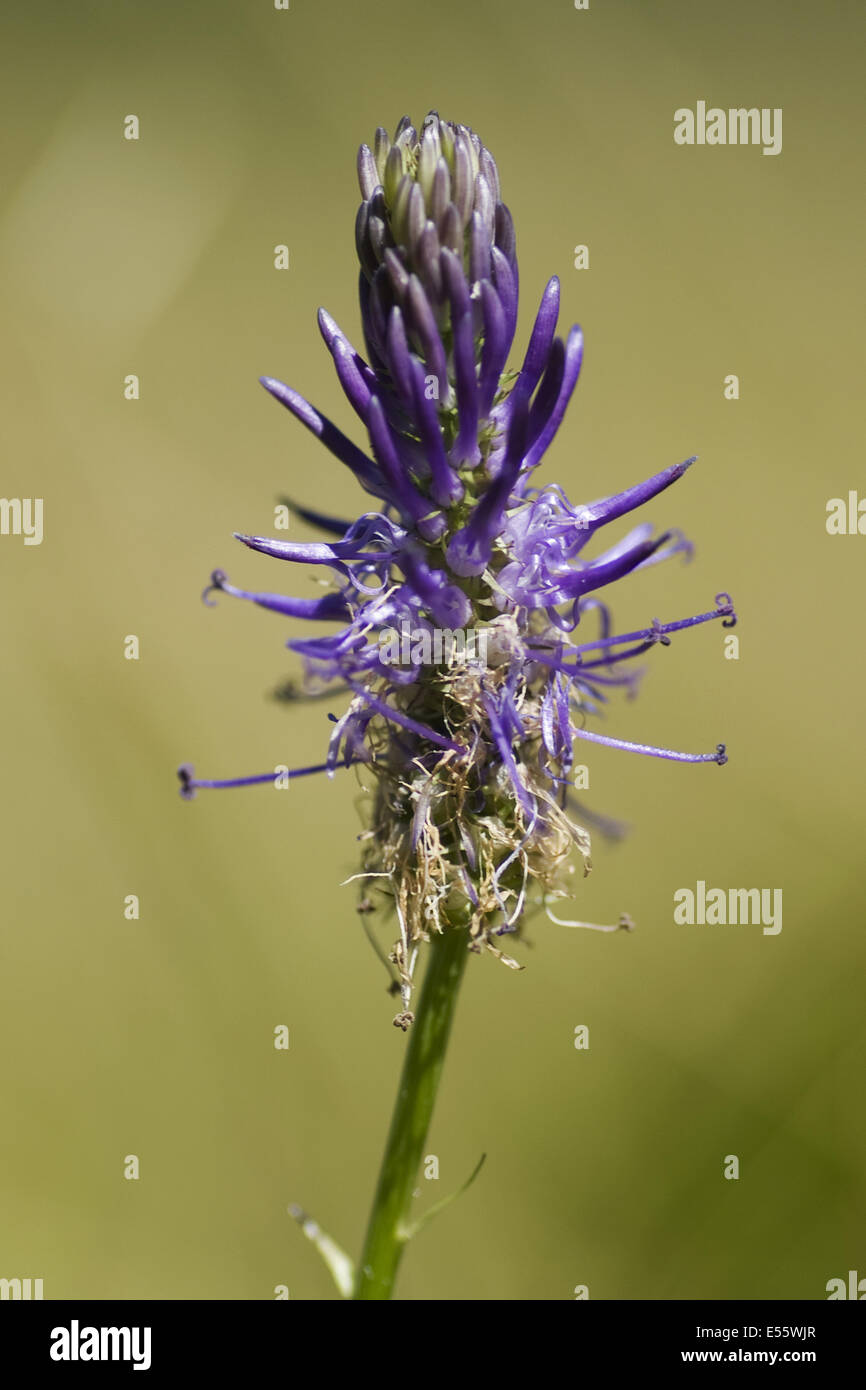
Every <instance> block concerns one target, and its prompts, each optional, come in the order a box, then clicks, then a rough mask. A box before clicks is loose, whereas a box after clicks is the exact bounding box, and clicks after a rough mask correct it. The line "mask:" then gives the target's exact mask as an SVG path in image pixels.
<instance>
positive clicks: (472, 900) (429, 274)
mask: <svg viewBox="0 0 866 1390" xmlns="http://www.w3.org/2000/svg"><path fill="white" fill-rule="evenodd" d="M357 169H358V183H359V187H360V190H361V199H362V202H361V207H360V209H359V211H358V215H357V218H356V222H355V242H356V248H357V252H358V259H359V262H360V277H359V291H360V305H361V321H362V328H363V338H364V342H365V344H366V352H367V359H366V360H365V358H364V357H362V356H361V355H360V354H359V353H358V352H357V351H356V350H355V348H354V347H353V346H352V344H351V342H350V341H349V339H348V338H347V337H346V335H345V334H344V333H343V332H342V330H341V329H340V328H339V327H338V325H337V324H336V323H335V322H334V320H333V319H332V318H331V316H330V315H329V314H328V313H327V312H326V311H325V310H324V309H322V310H320V312H319V327H320V330H321V333H322V337H323V338H324V341H325V344H326V346H327V348H328V351H329V352H330V354H331V357H332V359H333V362H334V367H335V370H336V374H337V378H338V380H339V383H340V386H341V387H342V389H343V391H344V393H345V395H346V398H347V400H348V401H349V403H350V405H351V406H352V408H353V410H354V411H355V413H356V415H357V416H358V417H359V419H360V420H361V421H362V422H363V425H364V426H365V429H366V433H367V435H368V437H369V448H370V450H371V453H372V456H371V454H370V453H369V452H367V451H365V450H363V449H361V448H359V447H358V445H357V444H355V443H354V442H353V441H352V440H351V439H349V438H348V437H347V436H346V435H345V434H343V433H342V432H341V431H340V430H339V429H338V428H337V427H336V426H335V425H334V424H332V423H331V421H330V420H328V419H327V418H326V417H325V416H324V415H321V414H320V413H319V412H318V411H317V410H315V409H314V408H313V406H311V405H310V404H309V402H307V401H306V400H304V398H303V397H302V396H299V395H298V393H297V392H296V391H294V390H292V388H291V387H289V386H285V385H284V384H283V383H282V382H279V381H276V380H275V379H274V378H272V377H263V378H262V384H263V385H264V386H265V388H266V390H268V391H269V392H270V394H271V395H273V396H274V397H275V398H276V399H277V400H278V401H279V402H280V403H281V404H282V405H284V406H285V407H286V408H287V409H288V410H290V411H291V413H292V414H293V415H294V416H295V417H296V419H298V420H300V421H301V423H302V424H303V425H305V426H306V428H307V429H308V430H310V431H311V432H312V433H313V434H315V435H316V437H317V438H318V439H320V440H321V442H322V443H323V444H324V445H325V447H326V448H327V449H328V450H329V451H330V452H331V453H332V454H333V455H334V456H335V458H337V459H339V460H340V462H341V463H343V464H345V465H346V466H347V467H348V468H349V470H350V471H351V473H352V474H353V475H354V477H355V478H356V479H357V480H358V482H359V483H360V485H361V487H363V488H364V489H365V490H366V491H367V492H368V493H369V494H371V496H373V497H374V498H375V499H376V502H375V508H376V509H375V510H370V511H367V512H364V513H363V514H362V515H361V516H359V517H358V519H357V520H355V521H353V522H349V523H347V522H345V521H341V520H340V518H339V516H333V515H331V512H330V508H329V507H328V505H327V503H325V504H324V510H318V509H317V507H316V501H315V498H310V499H309V501H310V505H306V504H304V505H298V504H295V503H292V504H291V510H292V512H293V513H294V515H295V516H296V517H297V518H299V519H300V520H301V521H302V522H303V523H304V524H306V525H308V526H312V527H315V528H317V530H318V531H319V532H320V533H322V534H323V536H324V538H323V539H320V540H304V539H302V538H301V539H298V538H296V537H295V536H294V535H292V536H291V537H290V538H289V537H286V538H283V537H280V538H275V537H266V536H258V535H241V534H238V536H237V539H239V540H241V541H242V542H243V543H244V545H245V546H247V547H248V548H249V549H250V550H252V551H254V552H256V553H257V554H259V555H265V556H268V557H270V558H271V559H275V560H284V561H288V562H289V563H291V564H294V565H301V566H305V567H308V569H311V570H312V574H311V575H308V578H309V579H312V578H313V577H314V576H315V577H316V581H317V583H318V586H319V587H318V589H317V591H316V592H315V594H314V596H311V597H305V598H296V597H291V596H288V595H283V594H279V593H272V592H269V591H259V590H258V589H256V588H241V587H239V586H237V585H235V584H232V583H230V581H229V580H228V578H227V576H226V575H225V573H224V572H223V571H222V570H215V571H214V572H213V574H212V575H211V579H210V583H209V585H208V587H207V589H206V590H205V595H204V598H205V602H207V603H208V604H209V605H211V604H212V603H213V595H214V594H227V595H229V596H230V597H233V598H238V599H243V600H244V601H246V602H249V603H253V604H255V605H257V606H258V607H260V608H264V609H267V610H268V611H269V612H272V613H276V614H278V615H279V616H281V617H284V618H287V619H290V620H297V619H300V620H307V621H310V622H312V623H315V624H317V625H319V626H317V627H316V628H314V629H313V630H312V631H311V633H310V635H308V636H305V637H297V636H294V635H293V636H292V638H291V640H290V641H288V642H287V644H286V645H287V646H288V648H289V650H290V651H291V652H292V653H293V654H294V655H295V657H296V658H297V659H298V660H299V661H301V662H302V664H303V671H304V682H303V685H302V689H301V693H303V694H304V695H306V696H309V697H310V698H318V697H319V696H320V695H322V694H323V693H326V692H327V694H328V696H329V698H332V699H333V700H334V701H336V700H341V701H343V702H344V703H343V706H342V708H341V712H340V713H339V714H331V713H330V711H328V714H329V717H330V720H331V724H330V737H325V738H323V753H324V758H325V760H324V762H322V763H318V764H314V765H305V766H303V767H299V768H296V769H294V770H292V771H291V772H290V773H288V774H286V775H288V776H290V777H305V776H308V775H312V774H314V773H317V772H325V773H326V774H328V775H333V773H334V772H335V770H336V769H337V768H338V767H339V766H341V765H342V766H345V767H358V768H361V769H363V779H364V783H363V785H364V788H365V790H366V791H368V792H371V793H372V806H371V812H370V821H369V825H368V828H367V834H366V835H365V836H364V837H363V844H364V848H363V851H362V864H361V868H362V874H361V877H362V878H363V879H364V880H365V881H367V887H365V892H367V891H372V892H377V893H379V894H381V895H382V896H383V897H384V898H385V899H386V900H388V901H390V903H391V904H392V905H393V906H394V908H395V911H396V913H397V915H398V916H399V921H400V936H399V939H398V940H397V942H396V943H395V945H394V947H393V949H392V952H391V956H390V959H391V961H392V962H393V964H394V969H395V972H396V976H395V978H396V981H397V984H398V986H399V988H400V990H401V992H402V996H403V1006H404V1007H403V1010H402V1011H401V1014H400V1015H399V1018H400V1019H401V1020H403V1022H401V1027H402V1026H405V1018H406V1017H407V1014H406V1010H407V1008H408V1000H409V996H410V992H411V988H412V971H413V962H414V959H415V955H416V954H417V951H416V947H417V946H418V945H419V943H421V942H423V941H426V940H428V939H429V938H430V936H431V935H432V934H435V933H440V932H444V931H449V930H452V929H454V928H464V929H466V933H467V941H471V943H472V945H473V946H474V947H476V948H482V947H483V948H484V949H486V950H487V951H489V952H492V953H493V954H494V955H496V956H498V957H500V958H503V959H506V960H508V959H509V958H507V957H503V956H502V951H501V948H500V945H499V944H497V943H499V941H500V938H501V936H502V934H503V933H507V934H514V933H516V932H518V931H519V927H520V922H521V918H522V915H523V912H524V908H525V906H526V904H527V902H528V901H530V899H531V896H532V895H533V894H534V895H535V901H536V902H537V903H539V904H540V905H541V906H545V907H546V906H547V904H548V902H549V901H550V900H551V898H555V897H556V896H561V895H562V892H563V888H562V883H563V879H562V874H563V871H564V870H565V869H566V867H567V865H568V859H569V854H570V847H571V846H575V845H576V847H577V849H578V852H579V853H580V854H581V855H582V856H583V858H584V860H585V861H586V862H587V864H588V859H589V849H590V836H589V832H588V830H587V829H586V828H585V827H584V825H582V824H580V823H578V822H576V821H575V820H573V819H572V814H573V812H574V809H575V803H574V802H573V801H572V799H571V783H572V780H573V768H574V758H575V748H576V746H577V745H576V740H578V739H580V740H584V741H586V742H588V743H591V744H593V745H595V746H597V747H599V748H600V749H624V750H626V751H630V752H635V753H641V754H643V755H645V756H647V757H652V758H662V759H666V760H668V761H672V762H679V763H719V764H722V763H724V762H725V761H726V759H727V753H726V749H725V747H724V745H723V744H716V745H715V748H714V751H711V752H704V753H691V752H678V751H676V750H675V749H669V748H665V747H658V746H656V745H654V744H652V743H636V742H627V741H625V740H623V739H620V738H616V737H615V736H613V735H612V734H609V733H606V732H602V731H599V730H598V729H597V728H594V727H588V725H592V724H593V723H594V722H595V721H596V720H597V718H598V716H599V715H600V714H601V713H603V712H604V710H605V709H606V708H607V707H608V702H609V701H610V700H611V697H612V696H613V695H614V694H615V693H616V692H617V691H623V692H625V693H626V694H629V695H630V694H633V693H634V692H635V691H636V689H637V686H638V682H639V680H640V677H641V675H642V673H643V669H644V668H643V658H644V657H646V656H648V654H649V653H651V652H652V651H654V649H655V648H657V647H664V646H669V645H670V643H671V642H672V641H674V640H678V638H679V636H680V635H681V634H684V633H686V632H687V631H691V630H693V629H697V628H699V627H702V626H703V625H704V624H706V623H709V622H713V621H716V620H720V621H721V622H722V624H723V626H725V627H731V626H733V624H734V623H735V622H736V620H737V616H736V613H735V610H734V606H733V603H732V601H731V599H730V597H729V595H728V594H726V593H719V594H717V595H716V605H715V607H714V608H711V609H709V610H708V611H707V612H703V613H698V614H695V615H693V616H690V617H685V618H679V619H677V620H675V621H667V622H662V621H661V620H659V619H656V618H654V619H652V620H649V621H646V623H645V626H643V627H638V628H636V629H634V630H632V631H629V632H618V631H617V629H616V627H615V625H614V622H613V617H612V613H611V609H610V606H609V603H608V597H607V593H606V592H605V593H604V595H602V594H601V591H602V590H605V591H607V590H608V589H609V588H610V586H612V585H613V584H616V583H619V582H620V581H624V580H625V579H626V578H627V577H628V576H635V575H637V574H640V573H641V572H643V571H644V570H647V569H649V568H650V567H651V566H654V565H656V564H658V563H661V562H663V561H665V560H668V559H670V558H672V557H673V556H675V555H683V556H685V557H688V556H689V554H690V552H691V546H690V543H689V542H688V540H687V539H686V538H685V537H684V536H683V535H682V534H681V533H680V532H679V531H677V530H676V529H674V528H666V529H660V530H658V531H656V530H655V529H654V528H653V526H652V525H651V524H650V523H649V522H641V521H639V522H638V523H637V524H636V525H634V526H633V527H632V529H631V530H628V529H627V528H625V529H626V534H624V535H619V534H617V531H616V529H614V531H613V532H609V531H608V530H607V529H606V528H608V527H611V526H613V525H614V523H616V522H618V521H621V520H622V519H623V518H625V517H628V516H630V514H631V513H633V512H637V511H638V510H639V509H640V508H642V507H643V506H644V505H645V504H646V503H648V502H651V501H653V500H654V499H656V498H658V497H659V496H660V494H661V493H662V492H664V491H665V490H666V489H667V488H669V487H671V486H672V485H673V483H675V482H677V481H678V480H679V479H680V478H682V477H683V475H684V474H685V473H686V472H687V471H688V469H689V468H690V467H691V465H692V464H693V463H694V461H695V460H694V458H688V459H686V460H685V462H682V463H675V464H672V465H669V466H668V467H665V468H662V469H661V470H660V471H657V472H655V473H653V474H652V475H651V476H650V477H647V478H646V479H645V480H644V481H641V482H637V483H634V484H632V485H631V486H629V487H626V488H624V489H622V490H621V491H619V492H614V493H611V494H610V495H608V496H606V497H602V498H600V499H597V500H595V501H593V502H588V503H585V504H583V505H577V506H576V505H573V504H572V503H571V502H570V501H569V499H568V498H567V497H566V496H565V494H564V493H563V491H562V489H561V488H559V487H557V486H555V485H553V484H548V485H547V486H542V487H536V486H534V481H533V474H534V470H535V469H536V468H537V467H538V465H539V464H540V463H541V462H542V459H543V458H544V455H545V454H546V452H547V450H548V449H549V448H550V447H551V445H552V444H553V441H554V439H555V437H556V434H557V431H558V429H559V427H560V425H561V423H562V421H563V419H564V416H565V412H566V409H567V407H568V405H569V402H570V400H571V397H572V394H573V392H574V389H575V386H576V384H577V381H578V377H579V375H580V368H581V362H582V358H583V335H582V333H581V330H580V328H579V327H577V326H576V325H575V326H573V327H571V328H570V330H569V331H568V333H567V334H564V335H563V336H560V337H557V336H556V335H557V323H558V318H559V311H560V298H561V290H560V283H559V280H558V278H557V277H556V276H553V277H552V278H551V279H550V280H549V281H548V283H547V285H546V287H545V289H544V293H543V294H542V296H541V302H540V305H539V308H538V312H537V314H536V316H535V322H534V324H533V327H532V331H531V334H530V336H529V342H528V345H527V346H526V349H525V352H524V354H523V357H522V363H521V365H520V367H519V370H518V371H516V372H515V371H513V370H509V368H508V358H509V354H510V352H511V348H512V343H513V339H514V333H515V328H516V324H517V320H518V295H519V276H518V265H517V247H516V239H515V233H514V224H513V221H512V218H511V214H510V212H509V211H508V208H507V207H506V205H505V204H504V203H503V202H502V194H501V184H500V177H499V171H498V169H497V166H496V163H495V161H494V159H493V156H492V155H491V154H490V152H489V151H488V150H487V149H486V148H485V147H484V145H482V143H481V141H480V140H479V138H478V136H477V135H475V134H474V132H472V131H470V130H469V129H468V128H467V127H466V126H462V125H455V124H452V123H450V122H448V121H443V120H441V118H440V117H439V116H438V114H437V113H436V112H430V113H429V114H428V116H427V117H426V118H425V120H424V122H423V124H422V126H421V128H420V132H419V131H418V130H417V129H416V128H415V127H414V126H413V125H412V122H411V121H410V120H409V119H408V117H404V118H403V120H401V121H400V123H399V125H398V127H397V129H396V131H395V133H394V136H393V139H392V138H391V137H389V136H388V134H387V132H386V131H385V130H384V129H382V128H380V129H379V130H378V131H377V132H376V137H375V141H374V143H373V145H372V146H368V145H362V147H361V150H360V152H359V154H358V165H357ZM293 491H294V489H293ZM608 536H610V538H611V539H610V540H609V541H607V537H608ZM602 537H604V538H605V539H604V541H603V540H602ZM605 542H606V543H605ZM631 582H634V580H632V581H631ZM600 756H605V755H604V754H603V753H601V754H600ZM179 776H180V782H181V794H182V795H183V796H184V797H185V798H187V799H189V798H192V797H193V796H195V795H196V793H197V792H198V791H199V790H200V789H204V788H212V787H229V786H238V787H239V786H251V785H266V784H267V783H269V782H274V774H272V773H262V774H257V775H255V776H253V777H238V778H232V779H229V780H228V781H210V780H202V779H199V778H197V777H196V776H195V775H194V772H193V770H192V768H191V767H187V766H185V767H183V768H181V769H180V772H179ZM278 785H281V784H280V783H278ZM580 814H581V816H582V817H583V816H584V813H583V812H581V813H580ZM585 819H586V821H587V824H590V825H592V826H600V827H601V828H602V829H604V830H607V831H610V830H611V827H612V825H613V823H612V822H611V821H610V820H609V819H608V818H606V817H605V816H603V815H599V814H598V813H597V812H595V811H594V810H587V811H586V813H585ZM370 884H372V885H374V887H373V888H370V887H369V885H370ZM611 930H612V928H611ZM509 963H510V964H512V965H514V964H515V963H516V962H514V961H509Z"/></svg>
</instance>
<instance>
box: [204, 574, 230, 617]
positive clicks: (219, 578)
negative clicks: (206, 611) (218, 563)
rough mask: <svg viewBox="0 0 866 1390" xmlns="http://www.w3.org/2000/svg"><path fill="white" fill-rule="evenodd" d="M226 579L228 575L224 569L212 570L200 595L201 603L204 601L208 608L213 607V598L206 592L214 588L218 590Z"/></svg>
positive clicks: (210, 592)
mask: <svg viewBox="0 0 866 1390" xmlns="http://www.w3.org/2000/svg"><path fill="white" fill-rule="evenodd" d="M227 579H228V575H227V574H226V573H225V571H224V570H214V572H213V574H212V575H211V577H210V583H209V584H208V586H207V588H206V589H205V591H204V593H203V594H202V596H201V601H202V603H206V604H207V606H208V608H213V606H214V600H213V599H210V598H208V594H212V593H214V591H215V590H216V591H219V590H220V589H222V587H223V585H224V584H225V582H226V580H227Z"/></svg>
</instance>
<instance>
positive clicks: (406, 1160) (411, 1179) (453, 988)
mask: <svg viewBox="0 0 866 1390" xmlns="http://www.w3.org/2000/svg"><path fill="white" fill-rule="evenodd" d="M467 946H468V939H467V934H466V932H465V931H460V930H457V929H456V928H453V927H452V928H450V929H448V930H446V931H444V932H443V933H442V934H441V936H440V935H436V936H432V937H431V941H430V946H429V951H428V954H429V960H428V964H427V973H426V975H425V976H424V985H423V988H422V990H421V999H420V1002H419V1004H418V1010H417V1013H416V1015H415V1021H414V1023H413V1024H412V1027H411V1029H410V1030H409V1046H408V1049H407V1051H406V1057H405V1060H404V1062H403V1072H402V1075H401V1077H400V1088H399V1090H398V1092H397V1099H396V1102H395V1104H394V1113H393V1115H392V1117H391V1128H390V1130H389V1133H388V1142H387V1144H386V1145H385V1155H384V1157H383V1159H382V1167H381V1169H380V1171H379V1182H378V1185H377V1187H376V1195H375V1197H374V1198H373V1208H372V1211H371V1212H370V1222H369V1225H368V1227H367V1237H366V1239H365V1241H364V1249H363V1251H362V1254H361V1259H360V1261H359V1263H358V1276H357V1282H356V1286H355V1293H354V1297H355V1298H356V1299H362V1298H363V1299H372V1298H378V1299H386V1298H390V1297H391V1294H392V1291H393V1288H394V1280H395V1278H396V1276H397V1267H398V1265H399V1263H400V1259H401V1257H402V1255H403V1249H404V1246H405V1244H406V1241H407V1240H408V1238H409V1234H410V1221H409V1209H410V1206H411V1204H412V1193H413V1191H414V1188H415V1183H416V1181H417V1177H418V1169H419V1167H420V1164H421V1159H422V1156H423V1153H424V1145H425V1142H426V1140H427V1131H428V1129H429V1128H430V1120H431V1118H432V1115H433V1107H434V1105H435V1104H436V1092H437V1091H438V1089H439V1079H440V1077H441V1075H442V1066H443V1063H444V1061H445V1050H446V1048H447V1046H448V1035H449V1033H450V1032H451V1023H452V1020H453V1018H454V1009H455V1006H456V1003H457V994H458V991H459V989H460V981H461V979H462V977H463V971H464V968H465V966H466V958H467V956H468V955H469V951H468V950H467Z"/></svg>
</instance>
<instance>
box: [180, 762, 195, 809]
mask: <svg viewBox="0 0 866 1390" xmlns="http://www.w3.org/2000/svg"><path fill="white" fill-rule="evenodd" d="M177 775H178V778H179V780H180V794H181V796H182V797H183V799H184V801H192V800H193V799H194V798H195V782H194V780H193V778H194V776H195V768H194V767H193V766H192V763H182V764H181V766H180V767H179V768H178V770H177Z"/></svg>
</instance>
